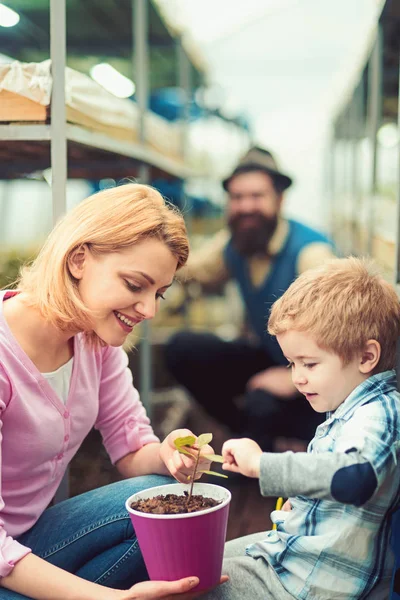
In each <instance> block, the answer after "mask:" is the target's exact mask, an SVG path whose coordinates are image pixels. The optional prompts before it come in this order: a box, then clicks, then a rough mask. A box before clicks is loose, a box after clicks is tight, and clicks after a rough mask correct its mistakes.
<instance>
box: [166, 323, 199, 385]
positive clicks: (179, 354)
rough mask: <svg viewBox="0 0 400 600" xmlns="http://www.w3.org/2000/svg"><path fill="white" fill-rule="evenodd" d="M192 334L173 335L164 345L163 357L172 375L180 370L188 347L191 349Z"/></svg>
mask: <svg viewBox="0 0 400 600" xmlns="http://www.w3.org/2000/svg"><path fill="white" fill-rule="evenodd" d="M193 343H194V340H193V334H192V333H191V332H187V331H179V332H178V333H175V334H174V335H173V336H172V337H171V338H170V339H169V340H168V341H167V343H166V345H165V349H164V357H165V363H166V365H167V368H168V369H169V370H170V371H171V373H172V374H175V373H176V372H177V370H178V369H181V368H182V365H183V363H184V362H185V360H186V359H187V356H188V352H189V349H190V347H191V346H192V347H193Z"/></svg>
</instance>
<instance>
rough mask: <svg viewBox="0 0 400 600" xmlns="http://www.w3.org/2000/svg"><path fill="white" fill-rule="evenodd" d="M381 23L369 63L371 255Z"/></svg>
mask: <svg viewBox="0 0 400 600" xmlns="http://www.w3.org/2000/svg"><path fill="white" fill-rule="evenodd" d="M382 37H383V32H382V25H381V24H379V25H378V29H377V33H376V40H375V44H374V47H373V50H372V54H371V59H370V64H369V73H368V75H369V86H368V87H369V90H368V97H369V105H368V121H369V140H370V144H371V149H372V165H371V185H370V194H369V198H370V200H369V215H368V216H369V218H368V221H369V222H368V246H367V250H368V254H369V255H370V256H372V246H373V238H374V221H375V203H376V193H377V160H378V138H377V134H378V129H379V126H380V122H381V115H382Z"/></svg>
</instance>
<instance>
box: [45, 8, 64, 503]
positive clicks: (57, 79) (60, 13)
mask: <svg viewBox="0 0 400 600" xmlns="http://www.w3.org/2000/svg"><path fill="white" fill-rule="evenodd" d="M66 46H67V43H66V3H65V0H50V58H51V74H52V78H53V86H52V93H51V142H50V144H51V193H52V211H53V224H55V223H56V222H57V221H58V219H59V218H60V217H61V216H62V215H63V214H64V213H65V212H66V204H67V202H66V197H67V195H66V188H67V124H66V111H65V65H66V54H67V49H66ZM68 496H69V469H67V470H66V472H65V475H64V477H63V478H62V480H61V483H60V485H59V487H58V490H57V492H56V494H55V496H54V503H55V504H56V503H58V502H61V501H62V500H66V498H68Z"/></svg>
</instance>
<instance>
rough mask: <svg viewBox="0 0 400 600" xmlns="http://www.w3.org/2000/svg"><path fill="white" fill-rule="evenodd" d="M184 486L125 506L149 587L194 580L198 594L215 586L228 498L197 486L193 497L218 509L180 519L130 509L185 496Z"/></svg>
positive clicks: (164, 488) (146, 494)
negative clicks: (153, 583) (150, 582)
mask: <svg viewBox="0 0 400 600" xmlns="http://www.w3.org/2000/svg"><path fill="white" fill-rule="evenodd" d="M187 490H188V486H187V485H183V484H181V483H173V484H170V485H161V486H158V487H154V488H150V489H148V490H143V491H141V492H138V493H137V494H134V495H133V496H131V497H130V498H128V500H127V501H126V509H127V510H128V512H129V514H130V517H131V521H132V524H133V527H134V529H135V532H136V535H137V539H138V542H139V546H140V549H141V551H142V555H143V558H144V561H145V563H146V567H147V571H148V573H149V577H150V579H152V580H153V581H159V580H163V581H173V580H176V579H181V578H182V577H188V576H191V575H196V576H197V577H199V579H200V583H199V585H198V586H197V587H196V588H195V589H196V590H204V589H207V588H209V587H213V586H215V585H217V584H218V583H219V580H220V577H221V570H222V559H223V554H224V545H225V538H226V527H227V523H228V513H229V503H230V500H231V494H230V492H229V490H227V489H225V488H224V487H221V486H218V485H213V484H210V483H195V485H194V490H193V494H196V495H197V494H202V495H203V496H207V497H209V498H214V499H215V500H219V501H220V504H218V505H217V506H214V507H213V508H208V509H206V510H202V511H199V512H193V513H187V514H181V515H153V514H147V513H142V512H139V511H136V510H133V509H132V508H131V506H130V505H131V503H132V502H135V501H137V500H142V499H145V498H152V497H154V496H159V495H162V496H165V495H166V494H177V495H183V492H184V491H187Z"/></svg>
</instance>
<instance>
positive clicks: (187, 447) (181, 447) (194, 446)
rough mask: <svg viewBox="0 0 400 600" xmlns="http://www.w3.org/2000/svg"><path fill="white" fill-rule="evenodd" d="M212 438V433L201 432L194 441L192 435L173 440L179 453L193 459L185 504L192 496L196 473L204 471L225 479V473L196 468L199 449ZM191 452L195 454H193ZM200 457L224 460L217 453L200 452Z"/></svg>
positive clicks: (216, 460)
mask: <svg viewBox="0 0 400 600" xmlns="http://www.w3.org/2000/svg"><path fill="white" fill-rule="evenodd" d="M212 438H213V436H212V433H203V434H202V435H199V437H198V438H197V441H196V438H195V436H194V435H187V436H186V437H180V438H176V439H175V440H174V444H175V447H176V449H177V450H178V452H180V453H181V454H186V455H187V456H190V457H191V458H194V459H195V461H194V465H193V471H192V474H191V475H188V480H190V488H189V495H188V499H187V505H189V502H190V499H191V497H192V493H193V484H194V481H195V477H196V475H197V474H199V473H206V474H207V475H216V476H217V477H225V479H227V475H223V474H222V473H217V472H216V471H199V470H198V466H199V460H200V454H201V449H202V447H203V446H206V445H207V444H209V443H210V442H211V440H212ZM193 452H194V453H195V454H193ZM201 457H202V458H206V459H207V460H210V461H212V462H219V463H223V462H224V459H223V457H222V456H220V455H219V454H201Z"/></svg>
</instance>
